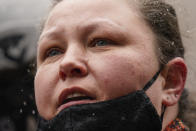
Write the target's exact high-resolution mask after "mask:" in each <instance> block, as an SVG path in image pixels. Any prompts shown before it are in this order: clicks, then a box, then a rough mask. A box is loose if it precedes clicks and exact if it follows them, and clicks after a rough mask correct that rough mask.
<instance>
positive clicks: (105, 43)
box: [91, 39, 114, 47]
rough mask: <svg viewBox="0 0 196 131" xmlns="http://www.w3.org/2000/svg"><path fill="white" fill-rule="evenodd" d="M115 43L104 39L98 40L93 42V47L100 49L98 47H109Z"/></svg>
mask: <svg viewBox="0 0 196 131" xmlns="http://www.w3.org/2000/svg"><path fill="white" fill-rule="evenodd" d="M113 44H114V42H112V41H110V40H106V39H105V40H104V39H97V40H94V41H93V42H91V47H98V46H108V45H113Z"/></svg>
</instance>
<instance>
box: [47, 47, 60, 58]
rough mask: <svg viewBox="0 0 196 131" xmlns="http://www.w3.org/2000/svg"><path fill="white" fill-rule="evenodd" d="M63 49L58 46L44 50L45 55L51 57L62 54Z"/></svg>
mask: <svg viewBox="0 0 196 131" xmlns="http://www.w3.org/2000/svg"><path fill="white" fill-rule="evenodd" d="M62 53H63V51H62V50H61V49H59V48H51V49H49V50H48V51H47V52H46V57H53V56H56V55H60V54H62Z"/></svg>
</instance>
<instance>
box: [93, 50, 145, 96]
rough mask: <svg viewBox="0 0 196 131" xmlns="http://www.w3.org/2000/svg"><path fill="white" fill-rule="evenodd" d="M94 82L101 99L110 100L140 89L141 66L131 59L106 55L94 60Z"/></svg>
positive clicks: (125, 56)
mask: <svg viewBox="0 0 196 131" xmlns="http://www.w3.org/2000/svg"><path fill="white" fill-rule="evenodd" d="M94 65H96V66H94V71H93V72H96V73H95V78H96V81H97V82H98V85H99V88H100V90H101V91H102V98H104V99H112V98H115V97H118V96H122V95H125V94H128V93H130V92H132V91H135V90H138V89H139V88H140V87H141V84H142V83H140V82H139V81H140V79H141V73H140V72H141V68H142V67H141V65H140V64H139V63H137V61H136V60H135V59H132V57H130V56H127V55H125V54H123V55H118V54H117V55H116V54H115V55H114V54H112V55H106V56H104V57H101V58H97V59H96V64H94Z"/></svg>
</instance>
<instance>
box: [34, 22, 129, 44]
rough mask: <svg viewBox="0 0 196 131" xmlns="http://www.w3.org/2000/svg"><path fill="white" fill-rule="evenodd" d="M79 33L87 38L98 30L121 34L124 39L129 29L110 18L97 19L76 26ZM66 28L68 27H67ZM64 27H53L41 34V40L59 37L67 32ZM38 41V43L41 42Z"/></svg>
mask: <svg viewBox="0 0 196 131" xmlns="http://www.w3.org/2000/svg"><path fill="white" fill-rule="evenodd" d="M76 29H77V31H78V33H80V34H81V35H80V37H81V38H85V37H84V36H89V35H90V34H92V33H93V32H95V31H96V30H99V31H102V30H103V31H105V32H107V34H109V33H113V34H116V35H117V36H118V35H119V36H121V38H122V40H123V39H125V38H126V37H127V33H128V31H127V29H126V28H124V27H122V26H120V25H118V24H116V23H114V22H112V21H110V20H108V19H102V18H101V19H95V20H93V21H90V22H87V23H85V24H81V25H79V26H77V27H76ZM65 30H66V29H65ZM65 30H63V29H59V28H56V27H52V28H50V29H49V30H47V32H45V33H43V34H41V36H40V39H39V42H40V41H42V40H43V39H44V38H57V37H60V35H62V32H66V31H65ZM39 42H38V43H39Z"/></svg>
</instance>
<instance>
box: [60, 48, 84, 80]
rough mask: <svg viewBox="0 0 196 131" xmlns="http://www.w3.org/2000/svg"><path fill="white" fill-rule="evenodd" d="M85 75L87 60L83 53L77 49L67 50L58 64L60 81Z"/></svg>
mask: <svg viewBox="0 0 196 131" xmlns="http://www.w3.org/2000/svg"><path fill="white" fill-rule="evenodd" d="M87 74H88V69H87V59H86V56H85V54H84V51H82V50H81V49H77V47H73V48H69V49H67V51H66V53H65V55H64V56H63V59H62V60H61V62H60V67H59V77H60V79H62V80H65V79H66V78H67V77H84V76H86V75H87Z"/></svg>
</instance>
